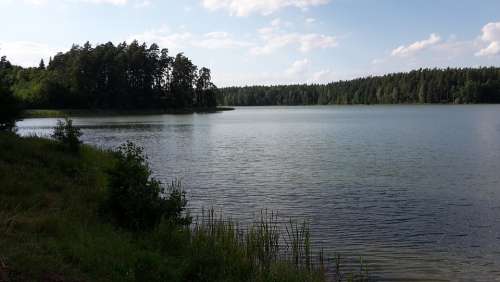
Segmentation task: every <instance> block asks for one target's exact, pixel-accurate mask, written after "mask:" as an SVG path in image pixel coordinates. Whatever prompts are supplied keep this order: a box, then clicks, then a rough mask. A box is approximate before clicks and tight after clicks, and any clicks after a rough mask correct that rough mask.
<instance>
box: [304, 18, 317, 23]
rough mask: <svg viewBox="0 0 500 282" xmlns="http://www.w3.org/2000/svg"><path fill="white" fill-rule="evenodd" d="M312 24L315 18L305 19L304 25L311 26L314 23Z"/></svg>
mask: <svg viewBox="0 0 500 282" xmlns="http://www.w3.org/2000/svg"><path fill="white" fill-rule="evenodd" d="M314 22H316V19H315V18H307V19H306V23H308V24H312V23H314Z"/></svg>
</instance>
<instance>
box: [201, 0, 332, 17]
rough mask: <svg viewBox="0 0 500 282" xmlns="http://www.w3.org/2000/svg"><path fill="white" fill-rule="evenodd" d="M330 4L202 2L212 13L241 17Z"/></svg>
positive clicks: (322, 0) (306, 0)
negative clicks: (216, 11)
mask: <svg viewBox="0 0 500 282" xmlns="http://www.w3.org/2000/svg"><path fill="white" fill-rule="evenodd" d="M328 2H330V0H202V5H203V7H205V8H207V9H209V10H212V11H214V10H226V11H228V12H229V13H230V14H231V15H236V16H240V17H241V16H248V15H250V14H252V13H260V14H262V15H269V14H272V13H274V12H276V11H278V10H280V9H283V8H286V7H295V8H300V9H307V8H309V7H313V6H318V5H324V4H327V3H328Z"/></svg>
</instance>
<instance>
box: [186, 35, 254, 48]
mask: <svg viewBox="0 0 500 282" xmlns="http://www.w3.org/2000/svg"><path fill="white" fill-rule="evenodd" d="M193 45H194V46H196V47H201V48H207V49H230V48H238V47H248V46H251V45H252V43H250V42H245V41H240V40H236V39H233V38H232V37H231V35H230V34H229V33H227V32H220V31H218V32H209V33H206V34H204V35H203V37H202V38H200V39H199V40H196V41H194V42H193Z"/></svg>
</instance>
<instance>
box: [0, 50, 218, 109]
mask: <svg viewBox="0 0 500 282" xmlns="http://www.w3.org/2000/svg"><path fill="white" fill-rule="evenodd" d="M0 83H1V85H0V95H2V96H5V97H7V96H9V97H11V96H13V97H15V98H16V99H17V100H18V101H19V102H20V105H21V107H22V108H38V109H44V108H58V109H64V108H71V109H170V108H210V107H215V106H216V92H217V87H216V86H215V85H214V84H213V83H212V82H211V73H210V70H209V69H208V68H205V67H202V68H198V67H197V66H196V65H194V64H193V63H192V61H191V60H190V59H189V58H188V57H186V56H185V55H184V54H183V53H179V54H177V55H176V56H175V57H171V56H170V55H169V52H168V49H160V48H159V47H158V45H156V44H151V45H150V46H148V45H146V44H145V43H143V44H139V42H137V41H133V42H131V43H130V44H127V43H125V42H124V43H120V44H118V45H114V44H113V43H111V42H109V43H106V44H100V45H97V46H95V47H93V46H92V45H91V44H90V43H88V42H87V43H85V44H84V45H83V46H79V45H73V46H72V48H71V49H70V50H69V51H67V52H65V53H58V54H56V55H55V56H54V57H53V58H51V59H50V61H49V62H48V64H47V65H46V64H45V62H44V61H43V60H42V61H41V62H40V65H39V67H34V68H22V67H20V66H14V65H12V64H11V63H10V62H9V61H8V60H7V58H5V57H2V59H1V63H0ZM0 99H3V98H2V97H0ZM9 99H10V98H9Z"/></svg>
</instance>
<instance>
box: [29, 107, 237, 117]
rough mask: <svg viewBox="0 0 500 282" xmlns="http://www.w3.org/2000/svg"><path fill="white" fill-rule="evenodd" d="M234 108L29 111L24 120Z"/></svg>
mask: <svg viewBox="0 0 500 282" xmlns="http://www.w3.org/2000/svg"><path fill="white" fill-rule="evenodd" d="M232 110H234V108H232V107H216V108H184V109H165V110H163V109H144V110H102V109H92V110H91V109H27V110H24V111H23V112H22V114H21V116H22V118H58V117H67V116H72V117H75V116H123V115H162V114H173V115H181V114H193V113H216V112H222V111H232Z"/></svg>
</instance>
